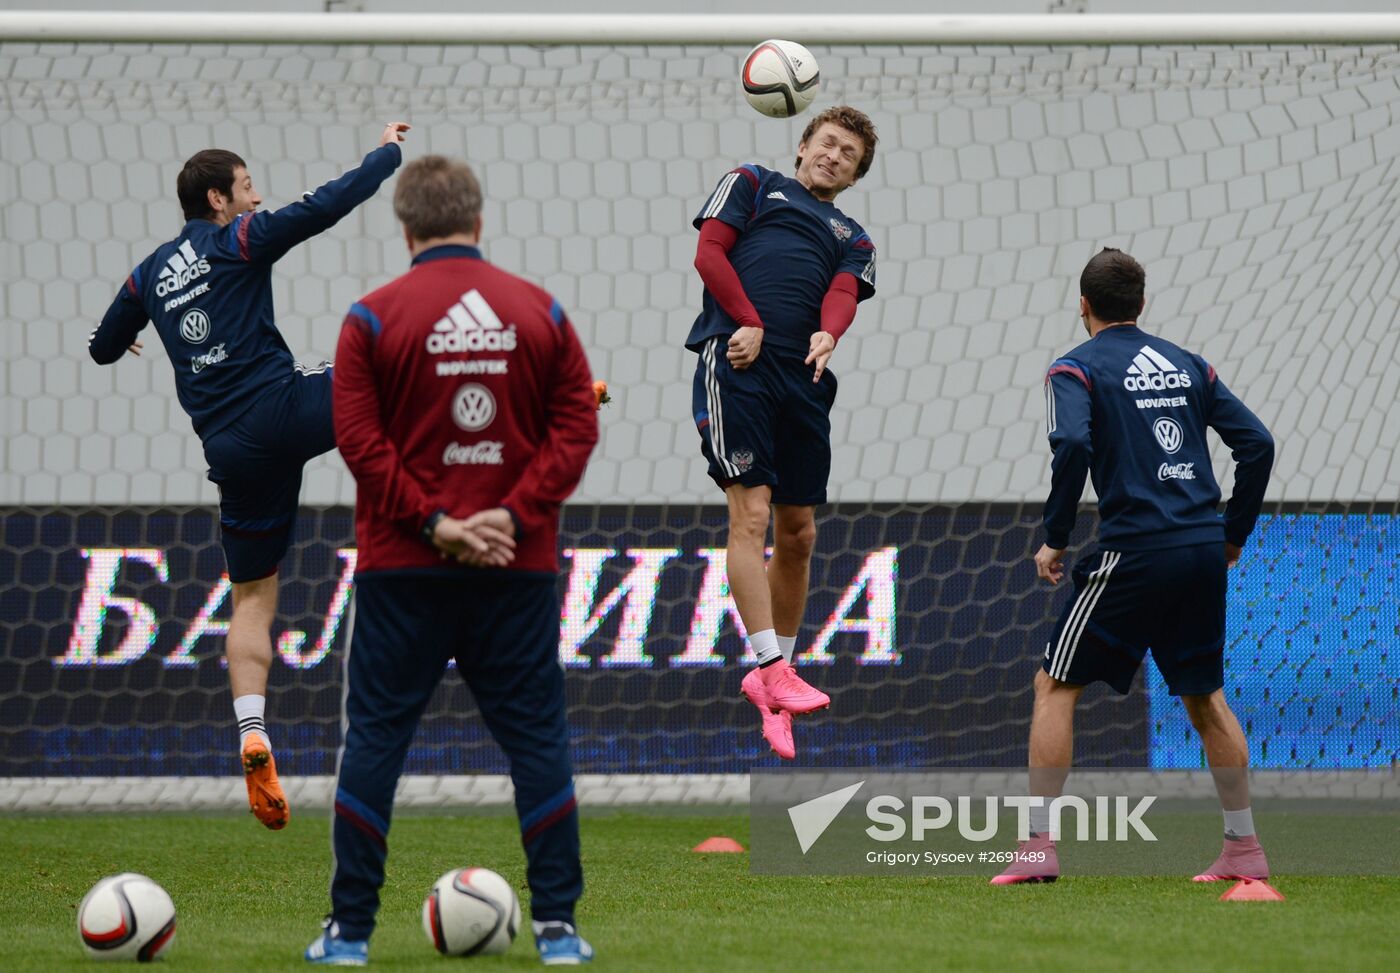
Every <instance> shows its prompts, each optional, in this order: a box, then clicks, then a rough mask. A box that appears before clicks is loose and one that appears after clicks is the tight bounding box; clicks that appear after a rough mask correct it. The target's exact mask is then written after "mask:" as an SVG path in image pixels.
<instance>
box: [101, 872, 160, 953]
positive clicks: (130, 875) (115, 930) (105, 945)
mask: <svg viewBox="0 0 1400 973" xmlns="http://www.w3.org/2000/svg"><path fill="white" fill-rule="evenodd" d="M78 935H79V936H80V937H81V938H82V941H83V946H84V948H86V949H87V954H88V955H89V956H91V957H92V958H93V959H115V960H137V961H138V962H141V963H149V962H150V961H151V960H153V959H155V958H156V957H158V956H160V955H161V953H163V952H165V951H166V949H168V948H169V947H170V943H171V942H172V941H173V940H174V939H175V903H173V902H171V901H170V896H169V895H168V894H167V893H166V891H165V889H163V888H161V887H160V886H159V885H157V884H156V883H155V882H153V881H151V880H150V879H149V878H147V877H146V876H144V875H137V874H136V873H135V872H123V873H122V874H121V875H109V876H108V877H107V878H104V879H103V880H102V881H100V882H98V883H97V884H96V885H94V886H93V887H92V889H91V891H89V892H88V894H87V895H85V896H83V901H82V904H81V905H79V906H78Z"/></svg>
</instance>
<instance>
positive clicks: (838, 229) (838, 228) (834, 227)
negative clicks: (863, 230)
mask: <svg viewBox="0 0 1400 973" xmlns="http://www.w3.org/2000/svg"><path fill="white" fill-rule="evenodd" d="M830 223H831V232H832V233H835V234H836V239H838V240H849V239H850V238H851V228H850V227H849V226H847V225H846V224H845V223H842V222H841V221H840V220H838V219H837V218H836V217H834V216H833V217H832V218H831V220H830Z"/></svg>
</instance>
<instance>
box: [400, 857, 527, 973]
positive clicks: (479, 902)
mask: <svg viewBox="0 0 1400 973" xmlns="http://www.w3.org/2000/svg"><path fill="white" fill-rule="evenodd" d="M519 929H520V900H519V899H517V898H516V897H515V889H513V888H511V887H510V883H509V882H507V881H506V880H505V879H503V878H501V876H499V875H497V874H496V873H495V872H493V871H491V869H489V868H454V869H453V870H452V871H450V872H448V873H447V874H446V875H444V876H442V878H440V879H438V880H437V881H436V882H434V883H433V889H432V891H431V892H429V893H428V897H427V899H425V900H424V902H423V931H424V932H425V933H427V934H428V941H429V942H430V943H432V944H433V948H434V949H436V950H437V951H438V952H439V953H442V954H444V955H446V956H491V955H494V954H496V953H504V952H505V951H506V950H508V949H510V944H511V943H512V942H514V941H515V934H516V932H518V931H519Z"/></svg>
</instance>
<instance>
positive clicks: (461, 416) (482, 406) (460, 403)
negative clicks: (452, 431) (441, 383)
mask: <svg viewBox="0 0 1400 973" xmlns="http://www.w3.org/2000/svg"><path fill="white" fill-rule="evenodd" d="M495 418H496V397H495V396H493V395H492V394H491V390H490V389H488V388H487V387H486V386H485V385H477V384H476V383H475V382H473V383H472V384H470V385H463V386H462V387H461V388H460V389H458V390H457V395H456V397H455V398H454V399H453V400H452V421H453V422H455V423H457V425H458V426H460V427H461V428H462V429H464V430H466V431H467V432H480V431H481V430H483V429H485V428H486V427H487V426H489V425H491V423H492V421H493V420H494V419H495Z"/></svg>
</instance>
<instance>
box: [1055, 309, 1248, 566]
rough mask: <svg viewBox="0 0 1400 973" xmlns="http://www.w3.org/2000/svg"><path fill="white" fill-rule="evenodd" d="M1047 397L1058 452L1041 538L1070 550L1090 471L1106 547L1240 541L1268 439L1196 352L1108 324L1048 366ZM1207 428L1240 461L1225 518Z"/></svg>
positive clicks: (1245, 531)
mask: <svg viewBox="0 0 1400 973" xmlns="http://www.w3.org/2000/svg"><path fill="white" fill-rule="evenodd" d="M1045 399H1046V409H1047V431H1048V433H1049V436H1050V447H1051V449H1053V450H1054V453H1055V456H1054V460H1053V461H1052V463H1051V481H1050V497H1049V499H1048V500H1046V502H1045V543H1046V544H1047V545H1049V546H1050V547H1052V548H1055V549H1056V550H1061V549H1063V548H1066V547H1068V546H1069V535H1070V532H1071V531H1072V530H1073V529H1074V521H1075V515H1076V513H1077V512H1078V506H1079V498H1080V496H1081V494H1082V493H1083V492H1084V477H1085V476H1086V475H1092V476H1093V479H1094V489H1095V491H1097V493H1098V495H1099V514H1100V519H1101V523H1100V528H1099V541H1100V543H1101V544H1102V546H1103V547H1105V548H1108V549H1110V550H1115V551H1142V550H1153V549H1158V548H1168V547H1184V546H1186V545H1188V544H1205V543H1210V542H1217V543H1218V542H1220V541H1221V540H1226V541H1229V542H1230V543H1231V544H1239V545H1243V544H1244V542H1245V539H1246V538H1247V537H1249V534H1250V531H1252V530H1253V529H1254V522H1255V520H1257V519H1258V517H1259V510H1260V508H1261V507H1262V506H1263V503H1264V489H1265V487H1266V486H1267V485H1268V482H1269V471H1270V469H1271V468H1272V467H1273V462H1274V441H1273V438H1272V437H1271V436H1270V435H1269V431H1268V430H1267V429H1266V428H1264V424H1263V423H1262V422H1260V421H1259V419H1258V417H1257V416H1255V415H1254V413H1252V412H1250V411H1249V409H1248V408H1247V407H1246V406H1245V405H1244V403H1243V402H1241V401H1240V400H1239V399H1237V398H1235V396H1234V395H1233V394H1232V393H1231V392H1230V390H1229V389H1227V388H1226V387H1225V383H1224V382H1222V381H1220V379H1219V378H1218V377H1217V376H1216V374H1215V369H1214V368H1212V367H1211V366H1210V365H1208V364H1206V363H1205V361H1203V360H1202V359H1201V358H1200V357H1199V356H1197V355H1193V354H1191V353H1190V352H1187V351H1184V350H1183V349H1181V348H1178V347H1177V346H1176V345H1174V344H1172V343H1171V342H1170V341H1166V340H1165V339H1163V338H1158V337H1156V336H1155V335H1150V334H1147V333H1146V332H1144V331H1142V330H1141V329H1139V328H1138V327H1137V326H1136V325H1116V326H1114V327H1111V328H1107V329H1105V330H1103V331H1100V332H1099V333H1098V335H1097V336H1095V337H1093V338H1091V339H1090V340H1088V341H1086V342H1084V343H1083V344H1082V345H1080V346H1079V347H1078V348H1075V349H1074V350H1073V351H1071V352H1070V353H1069V354H1068V355H1066V356H1065V357H1063V358H1058V359H1056V360H1055V361H1054V362H1053V363H1052V364H1051V366H1050V371H1049V373H1048V374H1047V375H1046V377H1045ZM1207 426H1209V427H1210V428H1212V429H1214V430H1215V431H1216V432H1217V433H1219V434H1220V438H1221V439H1223V440H1224V441H1225V444H1226V445H1227V446H1229V447H1230V449H1231V451H1232V453H1231V455H1232V456H1233V458H1234V460H1235V463H1236V464H1237V466H1236V470H1235V491H1234V495H1233V496H1231V497H1230V502H1229V503H1228V504H1227V505H1226V507H1225V518H1224V520H1223V521H1222V520H1221V519H1220V517H1219V515H1218V514H1217V512H1216V508H1217V506H1218V505H1219V503H1220V486H1219V484H1217V483H1216V482H1215V474H1214V472H1213V471H1212V470H1211V465H1210V448H1209V444H1208V443H1207V441H1206V427H1207Z"/></svg>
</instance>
